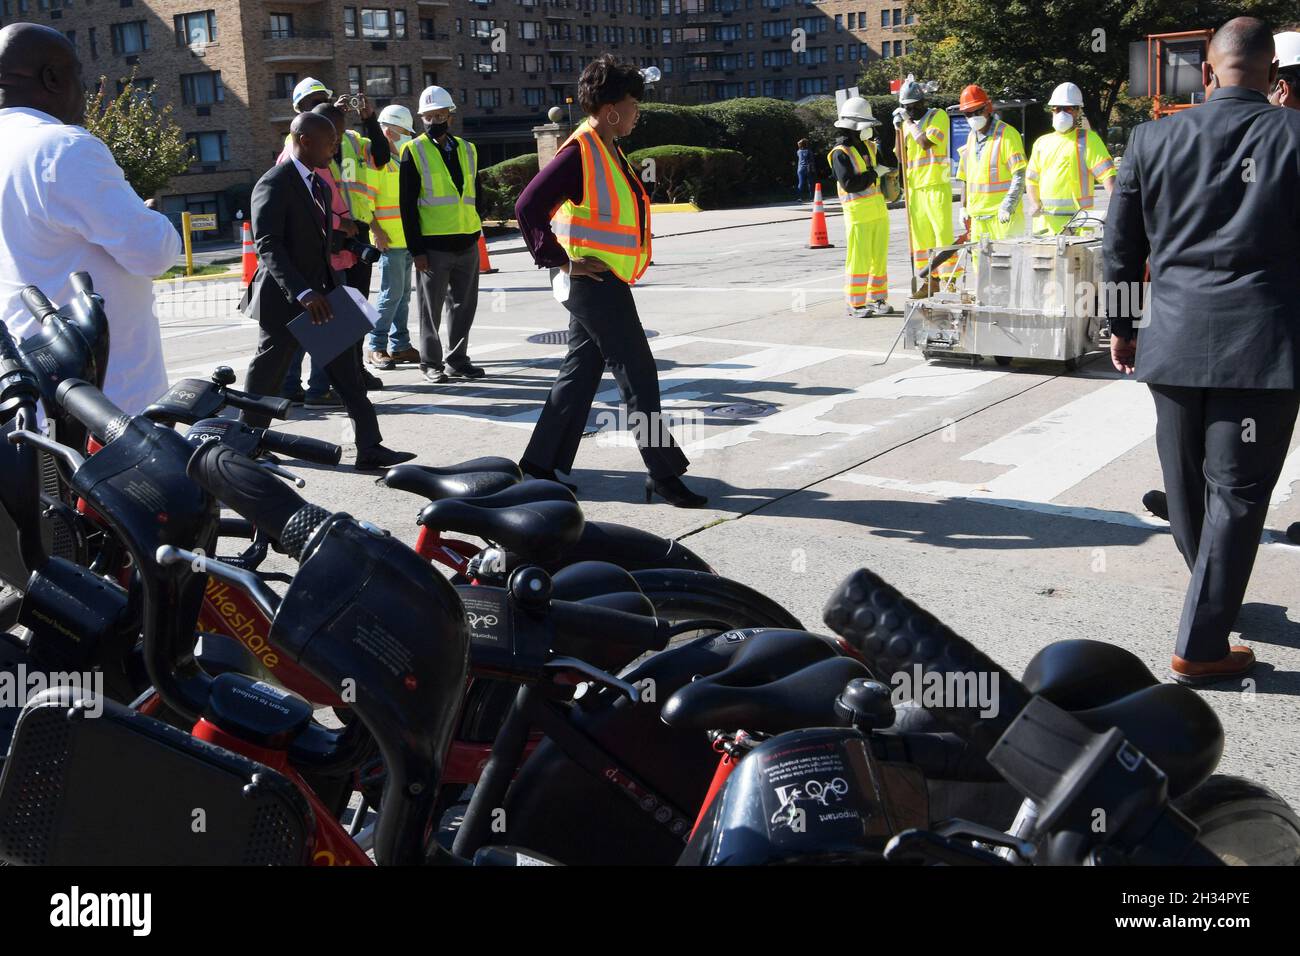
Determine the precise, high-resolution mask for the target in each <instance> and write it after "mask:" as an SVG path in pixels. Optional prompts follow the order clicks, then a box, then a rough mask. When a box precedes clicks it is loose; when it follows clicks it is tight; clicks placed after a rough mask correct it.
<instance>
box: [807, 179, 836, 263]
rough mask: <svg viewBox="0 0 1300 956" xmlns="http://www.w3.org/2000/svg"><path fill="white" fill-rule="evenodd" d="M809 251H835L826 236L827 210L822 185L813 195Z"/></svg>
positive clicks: (819, 184) (818, 185) (817, 186)
mask: <svg viewBox="0 0 1300 956" xmlns="http://www.w3.org/2000/svg"><path fill="white" fill-rule="evenodd" d="M808 248H809V249H833V248H835V247H834V246H832V245H831V243H830V239H829V237H828V236H827V235H826V208H825V207H824V206H823V205H822V184H821V183H817V184H816V191H815V192H814V193H813V217H812V229H811V230H810V231H809V233H808Z"/></svg>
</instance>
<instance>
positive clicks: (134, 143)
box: [86, 69, 191, 199]
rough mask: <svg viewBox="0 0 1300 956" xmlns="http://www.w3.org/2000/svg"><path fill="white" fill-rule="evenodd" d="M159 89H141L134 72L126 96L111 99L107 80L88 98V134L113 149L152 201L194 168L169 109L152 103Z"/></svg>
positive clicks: (131, 179)
mask: <svg viewBox="0 0 1300 956" xmlns="http://www.w3.org/2000/svg"><path fill="white" fill-rule="evenodd" d="M153 96H154V86H153V85H150V86H149V88H148V89H144V88H142V87H138V86H136V80H135V70H134V69H132V70H131V75H130V76H129V77H126V78H124V80H123V86H122V91H121V92H120V93H119V94H118V95H117V96H116V97H113V98H110V97H109V96H108V78H107V77H104V76H101V77H100V78H99V88H98V89H96V90H95V92H93V93H91V94H89V95H88V96H87V98H86V129H87V130H89V131H90V132H92V133H94V134H95V135H96V136H98V137H99V138H100V139H102V140H103V141H104V143H105V144H106V145H107V146H108V149H109V152H111V153H112V154H113V158H114V159H115V160H117V164H118V165H119V166H121V167H122V171H123V172H124V173H125V174H126V181H127V182H129V183H130V184H131V188H132V189H134V190H135V191H136V193H137V194H138V195H139V196H140V198H141V199H148V198H150V197H151V196H153V195H154V193H156V192H158V190H160V189H162V188H163V187H164V186H166V185H167V183H168V182H170V181H171V179H172V177H174V176H178V175H180V174H181V173H183V172H185V171H186V170H187V169H189V166H190V160H191V157H190V144H189V142H188V141H187V140H186V139H185V134H184V133H183V132H182V131H181V128H180V127H179V126H177V125H176V123H175V121H174V120H173V119H172V108H171V105H170V104H168V105H167V106H164V107H163V108H162V109H158V108H157V107H156V106H154V103H153Z"/></svg>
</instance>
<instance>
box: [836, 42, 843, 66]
mask: <svg viewBox="0 0 1300 956" xmlns="http://www.w3.org/2000/svg"><path fill="white" fill-rule="evenodd" d="M835 62H836V63H843V62H844V47H842V46H837V47H836V48H835Z"/></svg>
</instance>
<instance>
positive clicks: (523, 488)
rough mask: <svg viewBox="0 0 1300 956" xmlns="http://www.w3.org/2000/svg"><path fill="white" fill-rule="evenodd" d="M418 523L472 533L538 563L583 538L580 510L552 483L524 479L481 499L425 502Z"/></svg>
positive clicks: (569, 493) (441, 529)
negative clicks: (426, 503) (520, 482)
mask: <svg viewBox="0 0 1300 956" xmlns="http://www.w3.org/2000/svg"><path fill="white" fill-rule="evenodd" d="M417 521H418V523H419V524H421V525H424V526H425V527H428V528H436V529H437V530H439V531H456V532H459V533H461V534H472V535H474V536H475V537H479V538H482V539H484V540H485V541H491V542H492V543H493V544H497V545H500V546H501V547H503V548H505V549H506V550H507V551H512V552H514V553H515V554H518V555H519V556H521V557H522V558H524V559H525V560H529V561H540V560H543V559H544V558H545V557H546V556H547V555H549V554H553V553H555V552H556V551H560V550H563V549H565V548H568V547H571V546H572V545H573V543H574V542H575V541H577V540H578V538H579V537H581V536H582V525H583V518H582V509H581V508H579V507H578V502H577V501H576V500H575V499H574V497H573V493H572V492H570V491H569V489H568V488H565V487H564V486H563V485H561V484H557V483H556V482H553V481H526V482H523V483H522V484H518V485H512V486H511V487H509V488H506V489H505V490H503V491H498V492H497V493H496V494H492V495H485V496H484V497H482V498H445V499H443V500H441V501H434V502H432V503H431V504H428V505H425V507H424V510H423V511H421V512H420V517H419V518H418V519H417Z"/></svg>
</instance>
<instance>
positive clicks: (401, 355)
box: [392, 348, 420, 365]
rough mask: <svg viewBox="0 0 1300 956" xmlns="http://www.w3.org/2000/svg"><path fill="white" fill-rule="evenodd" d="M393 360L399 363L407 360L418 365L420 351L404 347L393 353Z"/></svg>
mask: <svg viewBox="0 0 1300 956" xmlns="http://www.w3.org/2000/svg"><path fill="white" fill-rule="evenodd" d="M392 358H393V361H394V362H397V363H399V364H402V363H407V362H409V363H410V364H412V365H418V364H419V362H420V353H419V352H417V351H416V350H415V349H414V348H404V349H401V350H399V351H397V352H394V353H393V356H392Z"/></svg>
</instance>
